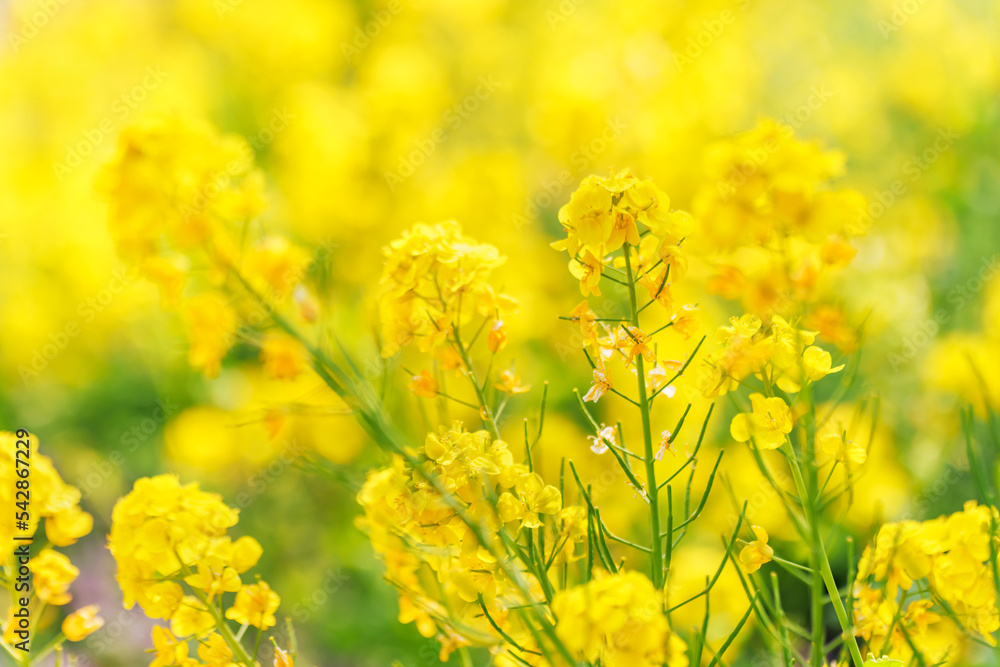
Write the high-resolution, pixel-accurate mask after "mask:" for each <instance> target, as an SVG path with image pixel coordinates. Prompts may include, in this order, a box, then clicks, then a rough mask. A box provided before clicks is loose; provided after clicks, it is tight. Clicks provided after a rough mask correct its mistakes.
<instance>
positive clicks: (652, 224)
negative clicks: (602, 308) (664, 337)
mask: <svg viewBox="0 0 1000 667" xmlns="http://www.w3.org/2000/svg"><path fill="white" fill-rule="evenodd" d="M559 221H560V222H561V223H562V226H563V228H564V230H565V231H566V234H567V236H566V238H565V239H563V240H561V241H557V242H555V243H553V244H552V247H554V248H555V249H557V250H566V251H568V252H569V255H570V258H571V259H570V263H569V269H570V272H571V273H572V274H573V275H574V276H575V277H576V278H578V279H579V280H580V291H581V292H582V293H583V295H584V296H589V295H591V294H592V295H597V296H599V295H600V294H601V291H600V287H599V283H600V281H601V278H602V277H607V278H608V279H610V280H612V281H614V282H618V283H621V284H625V285H629V286H630V289H634V288H635V287H638V288H640V289H642V290H644V292H645V295H646V297H647V298H648V302H647V303H646V304H645V305H643V306H642V307H641V308H638V311H642V310H645V309H646V308H647V307H648V306H650V305H653V304H654V303H656V304H657V305H659V306H660V308H659V309H657V311H656V315H658V316H659V317H661V318H664V319H665V324H663V325H662V326H660V327H659V328H657V329H656V330H654V331H646V330H643V329H642V328H640V327H639V326H638V325H636V324H631V323H628V322H627V321H626V320H622V321H620V322H618V323H617V324H615V325H613V326H611V325H608V324H606V323H605V322H604V321H602V320H601V318H598V317H597V314H596V313H595V312H594V311H593V310H592V309H591V308H590V305H589V302H588V301H587V300H586V299H585V300H584V301H582V302H581V303H580V304H579V305H577V307H576V308H574V309H573V311H572V312H571V314H570V318H569V319H571V320H573V321H575V322H578V323H579V326H580V339H581V341H582V344H583V347H584V348H585V349H586V350H589V352H588V356H589V358H590V361H591V365H592V366H593V367H594V368H593V384H592V386H591V388H590V390H589V391H588V392H587V396H586V400H588V401H594V402H596V401H598V400H599V399H600V398H601V396H603V395H604V394H605V392H607V391H609V390H613V389H614V379H613V373H612V369H611V366H609V365H608V362H609V361H611V360H613V359H617V360H619V361H621V362H622V364H623V365H624V367H625V368H626V369H627V370H629V371H630V372H632V373H638V369H639V368H642V369H643V370H642V372H643V374H644V376H645V382H646V385H647V387H648V389H649V391H650V393H655V392H658V391H660V390H661V389H665V388H666V387H665V386H664V385H665V383H666V381H667V371H668V370H670V371H676V370H678V369H679V368H680V366H681V363H680V362H678V361H673V360H662V361H661V360H658V359H657V358H656V354H655V352H654V347H653V337H654V336H655V334H657V333H659V332H660V331H662V330H664V329H666V328H672V329H673V330H674V331H675V332H677V333H678V334H680V335H681V336H683V337H684V338H685V339H686V338H690V337H691V336H692V334H694V332H696V331H697V330H698V328H699V321H698V311H697V306H696V305H695V304H687V303H679V302H678V301H677V300H676V298H675V297H674V292H673V290H672V285H673V283H674V281H676V280H679V279H680V278H682V277H683V276H684V274H685V272H686V271H687V266H688V257H687V255H686V254H685V252H684V251H683V250H682V243H681V242H682V241H684V238H685V237H686V235H687V234H688V233H689V232H690V231H691V229H692V227H693V223H692V221H691V216H690V215H688V214H687V213H685V212H683V211H671V210H670V200H669V199H668V197H667V195H666V194H664V193H663V192H662V191H661V190H660V189H659V188H658V187H657V186H656V185H655V184H654V183H653V181H652V180H651V179H648V178H647V179H642V180H640V179H638V178H636V177H634V176H632V175H630V174H629V171H628V170H627V169H626V170H623V171H621V172H617V173H616V172H614V171H612V172H611V175H610V176H608V177H607V178H602V177H600V176H588V177H587V178H585V179H584V180H583V182H582V183H581V184H580V187H579V188H578V189H577V190H576V191H575V192H574V193H573V195H572V196H571V198H570V201H569V203H568V204H566V205H565V206H563V207H562V208H561V209H560V210H559ZM618 251H621V252H620V253H619V252H618ZM616 253H617V254H616ZM640 357H641V358H642V361H643V362H645V363H640V364H639V365H636V360H637V359H638V358H640Z"/></svg>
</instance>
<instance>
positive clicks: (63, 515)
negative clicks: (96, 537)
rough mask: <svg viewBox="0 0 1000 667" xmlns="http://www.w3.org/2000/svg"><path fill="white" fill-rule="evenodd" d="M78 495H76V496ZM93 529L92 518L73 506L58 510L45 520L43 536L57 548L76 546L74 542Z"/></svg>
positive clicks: (77, 506) (78, 507)
mask: <svg viewBox="0 0 1000 667" xmlns="http://www.w3.org/2000/svg"><path fill="white" fill-rule="evenodd" d="M77 495H78V494H77ZM93 527H94V517H92V516H90V514H88V513H87V512H84V511H83V510H81V509H80V506H79V505H76V504H73V505H70V506H68V507H66V508H65V509H62V510H59V511H57V512H55V513H54V514H52V515H50V516H49V517H48V518H47V519H46V520H45V535H46V537H48V538H49V542H51V543H52V544H54V545H55V546H57V547H65V546H69V545H71V544H76V541H77V540H78V539H80V538H81V537H83V536H84V535H87V534H88V533H90V530H91V529H92V528H93Z"/></svg>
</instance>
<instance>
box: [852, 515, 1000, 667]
mask: <svg viewBox="0 0 1000 667" xmlns="http://www.w3.org/2000/svg"><path fill="white" fill-rule="evenodd" d="M998 521H1000V514H998V511H997V509H996V508H991V507H987V506H982V505H977V504H976V502H975V501H969V502H967V503H966V504H965V507H964V509H963V510H962V511H961V512H955V513H954V514H951V515H950V516H942V517H939V518H937V519H932V520H929V521H923V522H917V521H901V522H898V523H890V524H886V525H884V526H882V528H881V529H880V530H879V532H878V535H876V537H875V541H874V544H872V545H870V546H868V547H867V548H866V549H865V551H864V553H863V554H862V557H861V562H860V564H859V567H858V576H857V580H856V582H855V585H854V595H855V597H856V599H857V600H856V603H855V609H854V618H855V623H856V634H857V635H858V636H859V637H863V638H864V639H865V641H866V642H868V645H869V647H873V648H876V649H879V650H881V651H882V652H883V653H889V654H890V655H891V656H893V657H900V658H903V659H904V660H907V661H908V660H910V658H911V652H912V650H913V647H914V646H916V647H917V648H919V649H920V650H921V652H924V653H925V657H926V658H927V659H934V660H935V661H937V659H938V658H934V655H936V654H938V653H942V654H943V653H945V652H947V650H948V649H951V651H952V652H955V649H957V648H958V646H957V643H958V642H959V641H960V640H961V637H960V635H961V632H962V631H966V632H970V633H973V634H974V635H977V636H978V637H980V638H981V640H984V641H986V642H987V643H988V644H990V645H991V646H996V644H997V641H996V637H995V636H994V633H996V632H997V630H1000V615H998V613H997V588H996V583H995V582H994V579H993V577H994V572H993V569H992V566H991V559H994V558H995V557H996V556H995V555H993V554H991V549H992V550H995V549H996V543H997V542H998V541H1000V535H998V534H997V532H996V526H997V523H998ZM991 543H992V544H991ZM928 628H932V629H934V630H940V631H942V632H946V633H948V634H950V636H951V637H952V639H951V642H950V645H949V646H946V647H945V651H941V647H940V646H938V645H935V644H939V642H934V641H929V640H928ZM949 629H953V631H952V632H950V633H949V632H948V631H949ZM932 634H933V633H932Z"/></svg>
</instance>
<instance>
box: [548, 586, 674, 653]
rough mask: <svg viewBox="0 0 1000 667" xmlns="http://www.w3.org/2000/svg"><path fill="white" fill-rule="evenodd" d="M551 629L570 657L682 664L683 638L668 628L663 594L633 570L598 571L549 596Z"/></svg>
mask: <svg viewBox="0 0 1000 667" xmlns="http://www.w3.org/2000/svg"><path fill="white" fill-rule="evenodd" d="M552 611H553V613H555V615H556V617H557V618H558V619H559V624H558V625H557V626H556V632H558V633H559V636H560V637H561V638H562V640H563V641H564V642H565V644H566V646H567V647H568V648H569V649H570V650H571V651H572V652H573V654H574V657H575V658H577V659H581V660H586V661H588V662H590V663H593V664H601V665H606V666H607V667H654V665H668V666H669V667H687V665H688V659H687V657H686V655H685V651H686V650H687V646H686V645H685V643H684V641H683V640H682V639H681V638H680V637H678V636H677V635H676V634H674V633H673V632H671V631H670V627H669V625H668V624H667V618H666V616H664V614H663V593H662V591H658V590H657V589H656V588H655V587H654V586H653V584H652V583H651V582H650V581H649V579H647V578H646V577H645V575H643V574H640V573H638V572H627V573H622V574H619V575H608V576H598V577H596V578H594V579H592V580H591V581H589V582H587V583H586V584H582V585H580V586H575V587H573V588H570V589H568V590H565V591H561V592H560V593H559V594H557V595H556V597H555V599H554V600H553V601H552Z"/></svg>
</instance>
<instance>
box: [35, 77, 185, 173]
mask: <svg viewBox="0 0 1000 667" xmlns="http://www.w3.org/2000/svg"><path fill="white" fill-rule="evenodd" d="M169 74H170V73H169V72H167V71H166V70H164V69H163V68H162V67H161V66H159V65H157V66H155V67H147V68H146V75H145V76H144V77H143V78H142V81H141V82H139V83H138V84H136V85H134V86H132V87H131V88H130V89H129V90H127V91H125V92H124V93H122V94H121V95H119V96H118V97H116V98H115V101H114V102H112V103H111V113H112V114H113V115H112V116H106V117H104V118H102V119H101V120H100V121H99V122H98V123H97V126H96V127H93V128H89V129H86V130H84V131H83V132H82V133H81V137H80V140H79V141H77V142H76V143H74V144H71V145H70V146H67V147H66V157H65V158H64V159H63V161H62V162H59V161H55V162H53V163H52V170H53V171H54V172H55V174H56V179H57V180H58V181H59V182H60V183H62V181H63V179H64V178H66V177H67V176H69V175H70V174H71V173H72V172H73V171H74V170H75V169H76V168H77V167H79V166H80V165H82V164H83V160H84V158H86V157H88V156H90V155H93V154H94V152H95V151H96V150H97V148H98V147H99V146H100V145H101V144H102V143H103V142H104V140H105V139H107V138H108V137H109V136H111V135H112V134H114V132H115V128H116V127H117V126H118V125H120V124H121V123H122V122H124V121H125V119H126V118H128V117H129V116H130V115H131V114H132V112H133V111H135V110H136V109H137V108H138V107H139V105H140V104H142V102H143V101H144V100H145V99H146V98H147V97H149V94H150V93H151V92H153V91H154V90H156V89H157V88H159V87H160V84H161V83H163V80H164V79H166V78H167V76H169Z"/></svg>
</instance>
